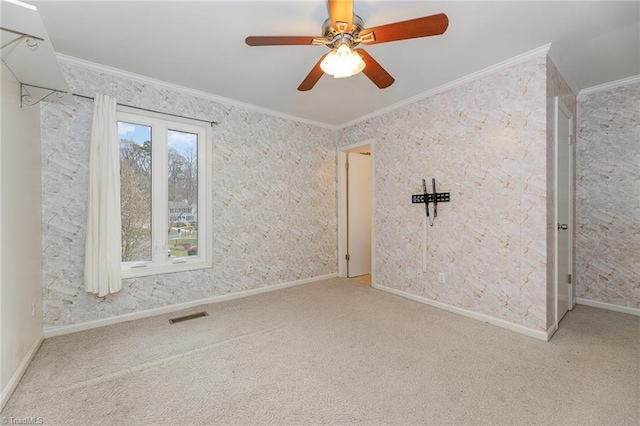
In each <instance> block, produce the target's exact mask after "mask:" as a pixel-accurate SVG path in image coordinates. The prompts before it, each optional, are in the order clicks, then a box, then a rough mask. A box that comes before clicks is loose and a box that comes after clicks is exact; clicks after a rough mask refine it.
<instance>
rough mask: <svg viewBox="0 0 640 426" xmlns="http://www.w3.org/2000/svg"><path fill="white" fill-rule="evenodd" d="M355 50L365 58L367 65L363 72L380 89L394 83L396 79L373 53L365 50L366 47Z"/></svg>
mask: <svg viewBox="0 0 640 426" xmlns="http://www.w3.org/2000/svg"><path fill="white" fill-rule="evenodd" d="M355 52H358V54H360V56H362V59H363V60H364V63H365V65H366V66H365V67H364V69H363V70H362V72H363V73H364V74H365V75H366V76H367V77H369V79H370V80H371V81H373V84H375V85H376V86H378V88H379V89H385V88H387V87H389V86H391V85H392V84H393V82H394V81H396V80H395V79H394V78H393V77H391V74H389V73H388V72H387V71H386V70H385V69H384V68H382V66H381V65H380V64H379V63H378V62H377V61H376V60H375V59H373V57H371V55H369V54H368V53H367V52H365V50H364V49H356V50H355Z"/></svg>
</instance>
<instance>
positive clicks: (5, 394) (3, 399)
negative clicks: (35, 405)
mask: <svg viewBox="0 0 640 426" xmlns="http://www.w3.org/2000/svg"><path fill="white" fill-rule="evenodd" d="M43 340H44V336H43V335H40V336H39V337H38V338H37V339H36V340H35V341H34V342H33V344H32V345H31V347H30V348H29V350H28V351H27V354H26V355H25V356H24V358H23V359H22V362H21V363H20V365H19V366H18V369H17V370H16V372H15V373H14V374H13V376H12V377H11V379H10V380H9V382H8V383H7V386H6V387H5V388H4V389H2V393H0V412H2V410H4V406H5V405H6V404H7V402H8V401H9V398H11V395H12V394H13V391H14V390H16V387H17V386H18V383H19V382H20V379H21V378H22V376H23V375H24V372H25V371H27V368H28V367H29V364H31V360H32V359H33V357H34V356H35V355H36V352H38V349H39V348H40V345H41V344H42V342H43Z"/></svg>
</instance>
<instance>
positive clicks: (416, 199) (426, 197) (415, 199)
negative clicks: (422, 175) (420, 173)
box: [411, 178, 451, 226]
mask: <svg viewBox="0 0 640 426" xmlns="http://www.w3.org/2000/svg"><path fill="white" fill-rule="evenodd" d="M431 183H432V185H433V194H429V193H428V192H427V182H426V181H425V180H424V179H422V194H415V195H412V196H411V203H413V204H421V203H424V209H425V211H426V213H427V218H429V203H433V218H434V219H435V218H436V217H438V203H448V202H449V201H451V198H450V196H449V193H448V192H440V193H438V192H436V179H435V178H433V179H431ZM429 224H430V225H431V226H433V222H432V221H431V220H429Z"/></svg>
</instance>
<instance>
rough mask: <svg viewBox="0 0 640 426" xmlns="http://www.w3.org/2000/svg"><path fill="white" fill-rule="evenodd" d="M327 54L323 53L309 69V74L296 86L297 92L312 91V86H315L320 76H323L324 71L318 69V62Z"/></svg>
mask: <svg viewBox="0 0 640 426" xmlns="http://www.w3.org/2000/svg"><path fill="white" fill-rule="evenodd" d="M328 54H329V53H325V54H324V55H322V57H321V58H320V60H319V61H318V62H317V63H316V64H315V66H314V67H313V68H312V69H311V72H309V74H307V76H306V77H305V79H304V80H302V83H300V86H298V90H299V91H301V92H306V91H307V90H311V89H313V86H315V85H316V83H317V82H318V80H320V77H322V74H324V71H322V68H320V62H322V60H323V59H324V57H325V56H327V55H328Z"/></svg>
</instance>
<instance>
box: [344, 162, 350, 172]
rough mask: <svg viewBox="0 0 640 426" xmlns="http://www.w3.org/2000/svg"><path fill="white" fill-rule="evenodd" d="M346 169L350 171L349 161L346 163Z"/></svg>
mask: <svg viewBox="0 0 640 426" xmlns="http://www.w3.org/2000/svg"><path fill="white" fill-rule="evenodd" d="M344 168H345V169H347V170H349V162H348V161H347V162H346V163H344Z"/></svg>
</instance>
